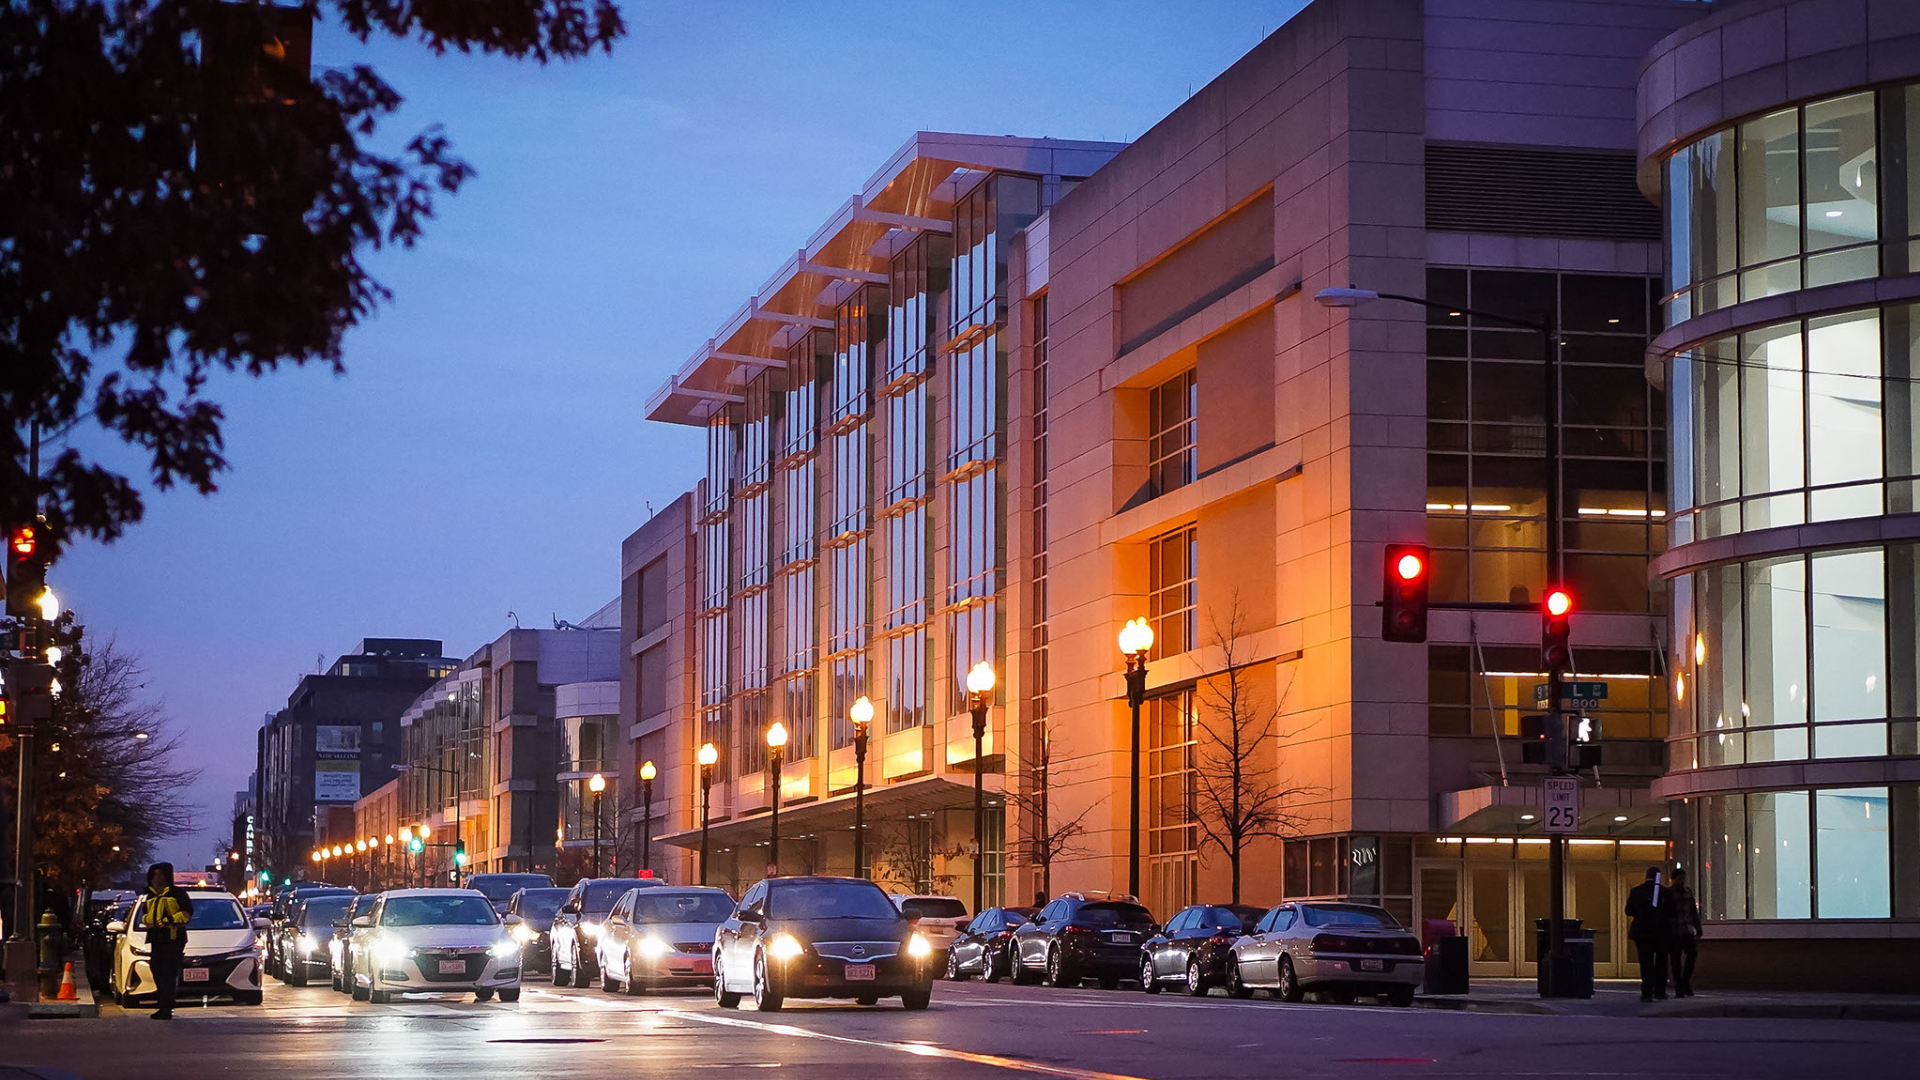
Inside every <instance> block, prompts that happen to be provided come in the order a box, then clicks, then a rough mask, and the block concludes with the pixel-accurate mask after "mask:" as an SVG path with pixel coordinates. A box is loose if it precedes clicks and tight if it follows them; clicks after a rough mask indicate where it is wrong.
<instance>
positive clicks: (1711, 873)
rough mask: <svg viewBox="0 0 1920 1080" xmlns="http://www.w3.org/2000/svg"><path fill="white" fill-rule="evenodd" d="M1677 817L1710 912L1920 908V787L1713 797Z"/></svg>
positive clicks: (1680, 850)
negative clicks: (1919, 822)
mask: <svg viewBox="0 0 1920 1080" xmlns="http://www.w3.org/2000/svg"><path fill="white" fill-rule="evenodd" d="M1673 819H1674V820H1673V825H1674V844H1675V848H1676V851H1675V855H1676V856H1677V858H1678V860H1679V862H1680V864H1681V865H1683V866H1691V867H1695V868H1696V869H1695V872H1694V890H1695V892H1696V893H1697V894H1698V896H1699V899H1700V907H1701V914H1702V915H1703V916H1704V917H1705V918H1707V919H1708V920H1711V921H1725V920H1732V919H1886V918H1890V917H1891V918H1911V917H1913V916H1915V915H1920V861H1917V860H1920V829H1917V827H1916V819H1920V785H1914V784H1894V785H1891V786H1886V785H1882V786H1874V787H1846V788H1815V789H1810V790H1807V789H1802V790H1792V791H1767V792H1755V793H1736V794H1729V795H1710V796H1707V797H1705V798H1699V799H1689V800H1686V801H1685V802H1681V803H1676V804H1674V806H1673Z"/></svg>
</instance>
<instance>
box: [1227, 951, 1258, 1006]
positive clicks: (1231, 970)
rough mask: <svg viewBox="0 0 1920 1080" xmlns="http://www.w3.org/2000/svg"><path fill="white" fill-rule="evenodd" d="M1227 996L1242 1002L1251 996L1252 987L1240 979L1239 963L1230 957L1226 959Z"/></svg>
mask: <svg viewBox="0 0 1920 1080" xmlns="http://www.w3.org/2000/svg"><path fill="white" fill-rule="evenodd" d="M1227 996H1228V997H1236V998H1239V999H1240V1000H1242V1001H1245V1000H1246V999H1248V998H1250V997H1252V996H1253V987H1251V986H1248V985H1247V981H1246V980H1245V979H1243V978H1241V977H1240V961H1239V960H1238V959H1236V958H1234V957H1232V956H1229V957H1227Z"/></svg>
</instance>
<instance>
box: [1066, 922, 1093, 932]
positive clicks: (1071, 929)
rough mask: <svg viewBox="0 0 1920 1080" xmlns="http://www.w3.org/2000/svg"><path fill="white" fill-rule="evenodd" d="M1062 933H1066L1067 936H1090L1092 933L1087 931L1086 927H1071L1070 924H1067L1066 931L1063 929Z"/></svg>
mask: <svg viewBox="0 0 1920 1080" xmlns="http://www.w3.org/2000/svg"><path fill="white" fill-rule="evenodd" d="M1063 932H1064V933H1068V934H1091V933H1093V931H1092V930H1089V929H1087V928H1086V927H1084V926H1075V925H1073V924H1072V923H1068V924H1067V926H1066V929H1065V930H1064V931H1063Z"/></svg>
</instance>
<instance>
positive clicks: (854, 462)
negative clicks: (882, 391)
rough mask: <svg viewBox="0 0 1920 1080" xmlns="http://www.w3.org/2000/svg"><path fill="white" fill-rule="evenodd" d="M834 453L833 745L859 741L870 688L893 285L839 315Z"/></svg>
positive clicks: (830, 530) (859, 296) (859, 293)
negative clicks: (881, 427)
mask: <svg viewBox="0 0 1920 1080" xmlns="http://www.w3.org/2000/svg"><path fill="white" fill-rule="evenodd" d="M834 323H835V338H834V353H833V380H832V386H831V390H830V404H829V412H828V429H829V431H830V432H831V435H830V442H831V446H830V447H829V453H830V455H831V457H832V460H833V486H832V488H831V491H830V493H829V496H828V499H829V502H830V513H831V518H830V520H829V522H828V525H827V533H826V535H827V541H826V543H827V566H828V574H827V580H828V592H829V602H828V607H827V611H828V616H827V650H828V664H829V667H830V669H831V676H830V682H829V688H830V689H829V694H828V704H827V709H828V711H829V713H830V715H831V716H832V717H833V723H832V731H833V745H834V746H846V745H849V744H851V743H852V742H853V723H852V721H851V720H849V719H848V718H847V712H848V710H849V708H850V707H851V706H852V705H853V702H854V700H855V699H857V698H859V697H860V696H861V695H863V694H866V693H867V689H868V687H867V644H868V638H869V636H870V633H871V630H872V626H873V604H872V590H871V580H872V579H871V574H872V565H873V560H872V553H871V550H870V549H871V541H870V534H871V531H872V507H873V483H872V436H871V433H870V432H869V430H868V428H869V424H868V421H869V419H870V418H871V416H872V410H873V384H874V372H875V367H876V364H875V362H874V361H875V358H876V356H877V355H880V354H884V352H885V350H886V333H887V290H886V289H885V288H884V287H863V288H859V289H857V290H855V291H854V294H853V295H852V296H851V297H850V298H848V299H847V300H846V301H845V302H843V303H842V304H841V305H840V307H839V310H838V311H837V312H836V314H835V319H834Z"/></svg>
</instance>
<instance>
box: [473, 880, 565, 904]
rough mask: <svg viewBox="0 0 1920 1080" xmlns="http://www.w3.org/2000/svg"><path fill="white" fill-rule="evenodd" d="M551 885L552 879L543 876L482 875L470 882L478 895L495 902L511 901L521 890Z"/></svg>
mask: <svg viewBox="0 0 1920 1080" xmlns="http://www.w3.org/2000/svg"><path fill="white" fill-rule="evenodd" d="M552 884H553V879H552V878H550V877H548V876H547V875H545V874H483V875H481V876H479V877H476V878H474V879H473V881H472V886H473V888H475V889H478V890H480V895H482V896H484V897H486V898H487V899H489V900H493V901H497V902H504V901H507V900H510V899H512V898H513V894H514V893H517V892H519V891H520V890H521V889H543V888H546V887H547V886H549V885H552Z"/></svg>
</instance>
